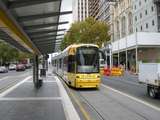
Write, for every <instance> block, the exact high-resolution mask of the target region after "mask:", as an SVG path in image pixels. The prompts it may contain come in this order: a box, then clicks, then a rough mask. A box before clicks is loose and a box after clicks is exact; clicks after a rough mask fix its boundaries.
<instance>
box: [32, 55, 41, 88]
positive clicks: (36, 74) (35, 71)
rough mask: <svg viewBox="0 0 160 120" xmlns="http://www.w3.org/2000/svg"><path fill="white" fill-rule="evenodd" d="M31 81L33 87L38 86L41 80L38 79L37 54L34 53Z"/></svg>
mask: <svg viewBox="0 0 160 120" xmlns="http://www.w3.org/2000/svg"><path fill="white" fill-rule="evenodd" d="M33 83H34V86H35V88H40V87H41V85H42V80H39V61H38V55H34V58H33Z"/></svg>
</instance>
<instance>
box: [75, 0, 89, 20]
mask: <svg viewBox="0 0 160 120" xmlns="http://www.w3.org/2000/svg"><path fill="white" fill-rule="evenodd" d="M87 17H88V0H73V20H74V21H83V20H85V19H86V18H87Z"/></svg>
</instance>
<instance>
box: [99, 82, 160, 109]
mask: <svg viewBox="0 0 160 120" xmlns="http://www.w3.org/2000/svg"><path fill="white" fill-rule="evenodd" d="M101 86H103V87H105V88H107V89H109V90H112V91H114V92H116V93H118V94H120V95H123V96H125V97H128V98H130V99H132V100H134V101H136V102H139V103H141V104H144V105H146V106H148V107H150V108H152V109H155V110H157V111H160V108H159V107H156V106H154V105H152V104H150V103H148V102H146V101H143V100H140V99H138V98H136V97H133V96H131V95H129V94H126V93H123V92H121V91H119V90H116V89H114V88H112V87H109V86H107V85H104V84H101Z"/></svg>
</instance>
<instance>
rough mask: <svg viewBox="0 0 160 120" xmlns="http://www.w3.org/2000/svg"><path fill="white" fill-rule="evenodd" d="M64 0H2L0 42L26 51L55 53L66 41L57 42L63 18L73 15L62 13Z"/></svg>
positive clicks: (0, 5)
mask: <svg viewBox="0 0 160 120" xmlns="http://www.w3.org/2000/svg"><path fill="white" fill-rule="evenodd" d="M61 2H62V0H1V1H0V39H2V40H5V41H6V42H8V43H10V44H12V45H14V46H15V47H17V48H19V49H20V50H22V51H29V52H32V53H35V54H48V53H53V52H54V50H55V47H56V44H59V43H60V42H61V40H62V39H63V38H60V39H56V37H57V36H63V34H57V32H58V31H65V29H58V25H60V24H66V23H68V21H63V22H59V16H60V15H64V14H70V13H71V11H64V12H61V11H60V8H61Z"/></svg>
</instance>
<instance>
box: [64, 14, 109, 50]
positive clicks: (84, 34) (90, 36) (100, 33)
mask: <svg viewBox="0 0 160 120" xmlns="http://www.w3.org/2000/svg"><path fill="white" fill-rule="evenodd" d="M108 31H109V27H108V24H107V23H106V22H103V21H97V20H95V19H94V18H91V17H90V18H87V19H86V20H85V21H82V22H75V23H73V24H72V26H71V28H70V29H69V31H68V32H67V34H66V35H65V36H64V40H63V41H62V43H61V50H63V49H64V48H66V47H67V46H69V45H71V44H74V43H75V44H76V43H94V44H97V45H99V46H100V47H101V46H102V44H103V43H105V42H107V41H109V40H110V35H109V34H108Z"/></svg>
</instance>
